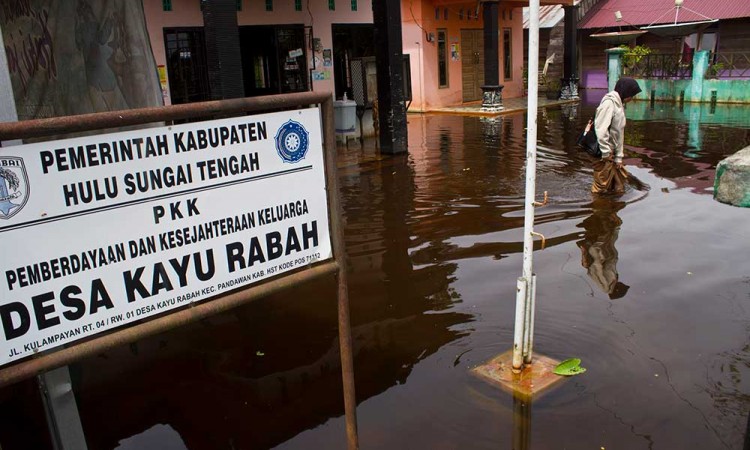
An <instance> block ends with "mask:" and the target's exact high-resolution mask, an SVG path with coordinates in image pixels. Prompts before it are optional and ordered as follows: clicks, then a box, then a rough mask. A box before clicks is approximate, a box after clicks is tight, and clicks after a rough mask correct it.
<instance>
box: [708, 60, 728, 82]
mask: <svg viewBox="0 0 750 450" xmlns="http://www.w3.org/2000/svg"><path fill="white" fill-rule="evenodd" d="M722 70H724V63H716V64H711V65H710V66H708V71H707V73H706V78H719V74H721V71H722Z"/></svg>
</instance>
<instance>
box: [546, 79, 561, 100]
mask: <svg viewBox="0 0 750 450" xmlns="http://www.w3.org/2000/svg"><path fill="white" fill-rule="evenodd" d="M561 88H562V85H561V84H560V81H559V80H549V81H547V98H548V99H550V100H557V99H558V98H560V89H561Z"/></svg>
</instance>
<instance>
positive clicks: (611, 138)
mask: <svg viewBox="0 0 750 450" xmlns="http://www.w3.org/2000/svg"><path fill="white" fill-rule="evenodd" d="M625 122H626V120H625V108H623V107H622V100H621V99H620V94H618V93H617V91H612V92H609V93H607V95H605V96H604V98H603V99H602V101H601V103H599V107H598V108H596V116H595V117H594V128H595V129H596V137H597V139H598V140H599V148H600V149H601V151H602V159H604V158H609V156H610V155H612V154H613V153H614V155H615V162H617V163H621V162H622V158H623V156H624V152H623V144H624V142H625Z"/></svg>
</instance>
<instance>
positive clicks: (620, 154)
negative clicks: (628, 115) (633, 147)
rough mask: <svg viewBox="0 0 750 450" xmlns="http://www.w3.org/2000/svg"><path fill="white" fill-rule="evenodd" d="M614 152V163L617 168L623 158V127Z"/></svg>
mask: <svg viewBox="0 0 750 450" xmlns="http://www.w3.org/2000/svg"><path fill="white" fill-rule="evenodd" d="M614 150H615V163H616V164H617V165H618V167H619V166H620V165H621V164H622V159H623V158H624V157H625V127H622V130H620V140H619V142H618V143H617V148H616V149H614Z"/></svg>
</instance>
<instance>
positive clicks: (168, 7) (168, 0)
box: [161, 0, 172, 11]
mask: <svg viewBox="0 0 750 450" xmlns="http://www.w3.org/2000/svg"><path fill="white" fill-rule="evenodd" d="M161 9H163V10H164V11H172V0H161Z"/></svg>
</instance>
